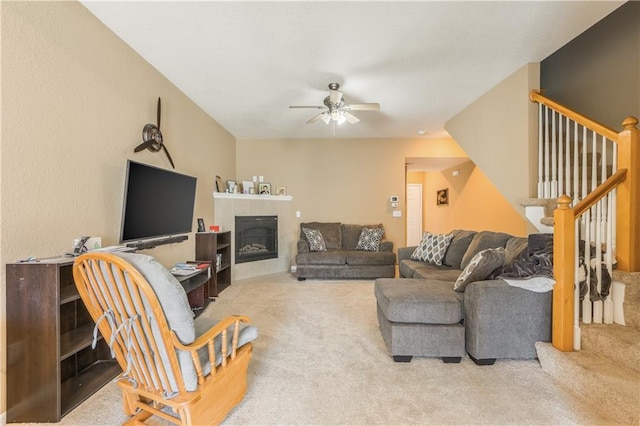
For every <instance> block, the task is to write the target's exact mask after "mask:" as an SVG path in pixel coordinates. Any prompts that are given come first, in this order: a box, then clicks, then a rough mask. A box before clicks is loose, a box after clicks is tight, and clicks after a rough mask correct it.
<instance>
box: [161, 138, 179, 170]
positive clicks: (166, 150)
mask: <svg viewBox="0 0 640 426" xmlns="http://www.w3.org/2000/svg"><path fill="white" fill-rule="evenodd" d="M162 149H164V153H165V154H167V158H168V159H169V162H170V163H171V167H173V168H174V169H175V168H176V166H175V165H174V164H173V160H172V159H171V156H170V155H169V150H168V149H167V147H166V146H165V145H164V144H162Z"/></svg>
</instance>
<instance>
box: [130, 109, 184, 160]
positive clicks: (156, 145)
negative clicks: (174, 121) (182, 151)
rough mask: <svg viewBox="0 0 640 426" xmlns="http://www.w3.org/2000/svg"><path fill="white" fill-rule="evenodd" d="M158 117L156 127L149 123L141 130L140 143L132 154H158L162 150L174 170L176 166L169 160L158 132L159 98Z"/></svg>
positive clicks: (169, 156) (160, 134)
mask: <svg viewBox="0 0 640 426" xmlns="http://www.w3.org/2000/svg"><path fill="white" fill-rule="evenodd" d="M157 111H158V116H157V123H158V124H157V125H155V124H152V123H149V124H145V126H144V127H143V128H142V141H143V142H142V143H141V144H140V145H138V146H137V147H135V149H134V150H133V152H140V151H142V150H144V149H148V150H149V151H151V152H158V151H160V150H161V149H163V150H164V153H165V154H167V158H168V159H169V162H170V163H171V167H173V168H174V169H175V168H176V166H175V165H174V164H173V160H172V159H171V155H169V150H167V147H166V146H165V144H164V143H163V141H162V132H161V131H160V98H158V110H157Z"/></svg>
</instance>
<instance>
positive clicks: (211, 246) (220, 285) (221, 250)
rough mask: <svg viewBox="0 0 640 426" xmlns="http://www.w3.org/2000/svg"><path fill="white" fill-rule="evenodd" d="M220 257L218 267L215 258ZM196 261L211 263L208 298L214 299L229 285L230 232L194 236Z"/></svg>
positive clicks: (200, 233) (202, 233) (201, 233)
mask: <svg viewBox="0 0 640 426" xmlns="http://www.w3.org/2000/svg"><path fill="white" fill-rule="evenodd" d="M218 255H220V256H221V262H220V265H219V267H218V265H217V257H218ZM196 260H198V261H205V262H211V266H212V268H213V273H212V280H211V281H210V282H209V296H211V297H216V296H218V295H219V294H220V292H221V291H222V290H224V289H225V288H227V287H229V286H230V285H231V231H225V232H198V233H197V234H196Z"/></svg>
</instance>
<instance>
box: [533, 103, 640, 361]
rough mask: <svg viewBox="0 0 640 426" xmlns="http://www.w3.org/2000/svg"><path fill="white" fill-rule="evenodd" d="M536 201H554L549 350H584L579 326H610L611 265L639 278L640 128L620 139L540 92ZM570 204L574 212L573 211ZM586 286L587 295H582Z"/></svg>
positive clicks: (628, 128) (627, 127) (631, 125)
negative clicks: (632, 273) (553, 283)
mask: <svg viewBox="0 0 640 426" xmlns="http://www.w3.org/2000/svg"><path fill="white" fill-rule="evenodd" d="M530 99H531V101H533V102H538V103H539V104H540V105H539V120H540V124H539V146H538V147H539V150H538V151H539V161H538V164H539V166H538V173H539V182H538V197H539V198H557V197H558V195H559V194H562V196H561V197H560V198H559V199H558V210H556V211H555V215H554V221H555V228H554V276H555V278H556V285H555V287H554V295H553V299H554V300H553V322H552V327H553V329H552V343H553V346H554V347H556V348H557V349H560V350H563V351H571V350H574V349H580V327H579V320H580V318H582V320H583V322H587V323H588V322H592V321H593V322H598V323H601V322H605V323H610V322H612V318H613V311H612V302H611V295H610V292H609V289H608V288H607V286H606V284H607V280H606V279H605V278H607V277H608V278H609V281H608V283H609V284H610V275H611V271H612V269H613V265H614V264H616V266H617V268H618V269H620V270H623V271H639V270H640V247H638V244H640V224H639V223H638V222H639V221H638V218H639V217H640V169H639V167H640V148H639V147H638V143H639V137H638V129H637V128H636V126H637V123H638V120H637V119H636V118H634V117H627V118H626V119H625V120H624V121H623V122H622V125H623V127H624V129H623V130H622V131H621V132H619V133H617V132H615V131H614V130H612V129H610V128H608V127H606V126H603V125H601V124H599V123H596V122H595V121H593V120H591V119H589V118H587V117H585V116H583V115H581V114H578V113H575V112H573V111H571V110H569V109H568V108H567V107H565V106H563V105H560V104H558V103H556V102H554V101H552V100H550V99H548V98H546V97H544V96H543V95H541V94H540V93H538V92H535V91H532V92H531V93H530ZM572 204H573V206H574V207H573V208H571V207H570V205H572ZM581 285H582V288H581Z"/></svg>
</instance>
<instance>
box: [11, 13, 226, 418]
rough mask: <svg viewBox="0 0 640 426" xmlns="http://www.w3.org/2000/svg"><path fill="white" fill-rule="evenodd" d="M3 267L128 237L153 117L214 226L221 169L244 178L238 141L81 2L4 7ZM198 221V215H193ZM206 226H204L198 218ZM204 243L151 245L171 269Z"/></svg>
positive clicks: (153, 158)
mask: <svg viewBox="0 0 640 426" xmlns="http://www.w3.org/2000/svg"><path fill="white" fill-rule="evenodd" d="M1 30H2V120H1V122H2V129H1V130H2V133H1V136H2V140H1V151H0V154H1V157H0V158H1V163H0V170H1V173H2V174H1V185H2V187H1V189H2V191H1V199H0V202H1V204H0V206H1V210H0V214H1V218H2V222H1V232H2V239H1V241H2V245H1V251H0V262H1V263H2V265H4V264H6V263H10V262H15V261H16V260H17V259H20V258H25V257H27V256H36V257H46V256H55V255H59V254H61V253H63V252H65V251H66V250H68V249H69V248H70V245H71V243H72V241H73V238H74V237H77V236H79V235H86V234H89V235H99V236H102V238H103V244H104V245H112V244H117V243H118V236H119V232H120V218H121V209H122V195H123V187H124V174H125V166H126V160H127V159H133V160H136V161H140V162H143V163H149V164H152V165H156V166H160V167H164V168H170V165H169V163H168V161H167V160H166V157H165V156H164V154H162V153H151V152H148V151H145V152H143V153H138V154H134V153H133V148H134V147H135V146H136V145H137V144H139V143H140V142H141V131H142V127H143V126H144V124H146V123H148V122H155V116H156V102H157V98H158V96H160V97H162V123H161V128H162V130H163V134H164V137H165V140H166V143H167V147H168V148H169V150H170V152H171V155H172V157H173V160H174V162H175V164H176V170H177V171H179V172H182V173H186V174H190V175H193V176H197V177H198V191H197V200H196V206H195V209H196V210H195V216H196V217H202V218H204V219H205V222H207V223H212V221H213V200H212V197H211V193H212V192H213V190H214V178H215V175H221V176H225V175H226V176H229V175H233V174H235V140H234V138H233V137H232V136H231V135H230V134H229V133H228V132H226V131H225V130H224V129H223V128H222V127H221V126H219V125H218V124H217V123H216V122H215V121H214V120H212V119H211V118H210V117H209V116H207V115H206V114H205V113H204V112H203V111H202V110H200V109H199V108H198V107H196V106H195V105H194V104H193V103H192V102H191V101H190V100H189V99H188V98H187V97H186V96H185V95H184V94H182V93H181V92H180V91H179V90H177V89H176V88H175V87H174V86H173V85H172V84H171V83H170V82H169V81H168V80H166V79H165V78H164V77H163V76H162V75H160V74H159V73H158V72H157V71H156V70H155V69H154V68H152V67H151V66H150V65H149V64H148V63H146V62H145V61H144V60H143V59H142V58H141V57H140V56H138V55H137V54H136V53H135V52H134V51H133V50H131V49H130V48H129V47H128V46H127V45H126V44H124V43H123V42H122V41H121V40H120V39H119V38H117V37H116V36H115V35H114V34H113V33H112V32H111V31H110V30H108V29H107V28H106V27H104V26H103V25H102V24H101V23H100V22H99V21H98V20H97V19H96V18H95V17H94V16H93V15H91V14H90V13H89V12H88V11H87V10H86V9H85V8H84V7H83V6H82V5H81V4H80V3H76V2H37V3H24V2H2V29H1ZM194 221H195V219H194ZM194 229H195V223H194ZM194 240H195V239H194V238H193V235H192V236H191V238H190V239H189V240H188V241H187V242H185V243H181V244H173V245H169V246H163V247H160V248H157V249H152V250H147V251H145V253H148V254H152V255H154V256H156V257H157V258H158V259H159V260H160V261H161V262H163V263H165V264H170V263H173V262H176V261H179V260H186V259H190V258H193V255H194ZM1 275H2V277H1V281H0V283H1V284H0V294H1V298H2V300H1V301H0V302H2V303H0V332H1V333H2V335H1V336H0V347H1V348H2V349H1V351H0V368H1V369H2V371H1V373H2V374H1V380H0V383H1V385H0V395H3V397H2V398H1V402H0V413H4V412H5V411H6V400H5V398H4V395H6V391H5V390H6V387H5V386H6V383H5V378H6V371H5V368H6V367H5V366H6V353H5V348H6V335H5V327H6V322H7V321H11V319H10V318H6V310H5V300H4V299H5V296H6V282H5V273H4V268H3V271H2V274H1Z"/></svg>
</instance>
